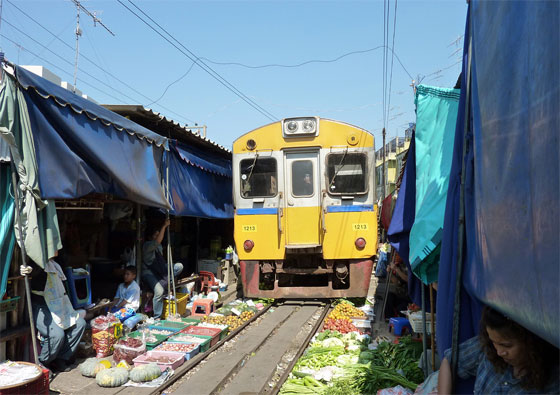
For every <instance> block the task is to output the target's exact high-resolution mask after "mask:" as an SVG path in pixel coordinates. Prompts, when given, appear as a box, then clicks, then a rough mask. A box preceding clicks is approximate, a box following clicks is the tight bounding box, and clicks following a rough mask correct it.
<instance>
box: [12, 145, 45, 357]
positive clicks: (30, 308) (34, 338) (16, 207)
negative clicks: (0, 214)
mask: <svg viewBox="0 0 560 395" xmlns="http://www.w3.org/2000/svg"><path fill="white" fill-rule="evenodd" d="M10 164H11V168H12V188H13V190H14V203H15V205H14V212H15V216H16V221H17V224H18V230H19V240H20V249H21V254H20V255H21V263H22V266H24V267H27V262H26V261H25V257H26V256H27V254H26V252H25V240H24V239H23V231H22V228H21V217H20V215H19V207H20V203H21V202H20V198H19V193H18V192H19V188H18V184H17V177H16V167H15V165H14V157H13V155H11V158H10ZM23 278H24V281H25V296H26V299H27V310H28V312H29V325H30V327H31V344H32V345H33V357H34V358H35V363H37V364H38V363H39V356H38V355H39V354H38V352H37V334H36V333H35V320H34V319H33V305H32V302H31V288H30V286H29V277H28V276H27V274H24V275H23Z"/></svg>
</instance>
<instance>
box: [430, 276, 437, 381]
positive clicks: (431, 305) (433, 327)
mask: <svg viewBox="0 0 560 395" xmlns="http://www.w3.org/2000/svg"><path fill="white" fill-rule="evenodd" d="M430 316H431V322H430V325H431V329H432V336H431V338H432V372H435V371H436V351H435V350H436V340H435V339H436V328H435V326H436V325H435V317H434V286H433V284H430Z"/></svg>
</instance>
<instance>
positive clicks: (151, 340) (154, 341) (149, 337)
mask: <svg viewBox="0 0 560 395" xmlns="http://www.w3.org/2000/svg"><path fill="white" fill-rule="evenodd" d="M144 333H145V338H144V340H145V341H146V348H147V349H148V350H151V349H152V348H154V347H155V346H157V345H158V344H160V343H162V342H164V341H165V340H167V337H168V336H167V335H161V334H157V333H152V332H151V331H150V330H149V329H146V330H145V331H144ZM171 333H172V332H170V334H171ZM128 337H132V338H137V339H142V332H141V331H134V332H131V333H130V334H129V335H128Z"/></svg>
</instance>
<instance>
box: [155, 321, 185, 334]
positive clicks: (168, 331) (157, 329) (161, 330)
mask: <svg viewBox="0 0 560 395" xmlns="http://www.w3.org/2000/svg"><path fill="white" fill-rule="evenodd" d="M148 328H149V329H150V331H151V332H152V333H158V334H160V335H166V336H170V335H172V334H174V333H177V332H179V331H180V330H181V329H182V328H170V327H167V326H157V325H156V324H152V325H150V326H148Z"/></svg>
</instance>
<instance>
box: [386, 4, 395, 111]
mask: <svg viewBox="0 0 560 395" xmlns="http://www.w3.org/2000/svg"><path fill="white" fill-rule="evenodd" d="M393 14H394V15H393V43H392V44H391V48H395V32H396V31H397V0H395V11H394V12H393ZM394 60H395V52H394V51H393V56H391V73H390V76H389V93H388V95H389V99H388V102H387V117H386V119H388V121H387V122H389V121H390V119H389V113H390V111H391V89H392V87H393V61H394Z"/></svg>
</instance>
